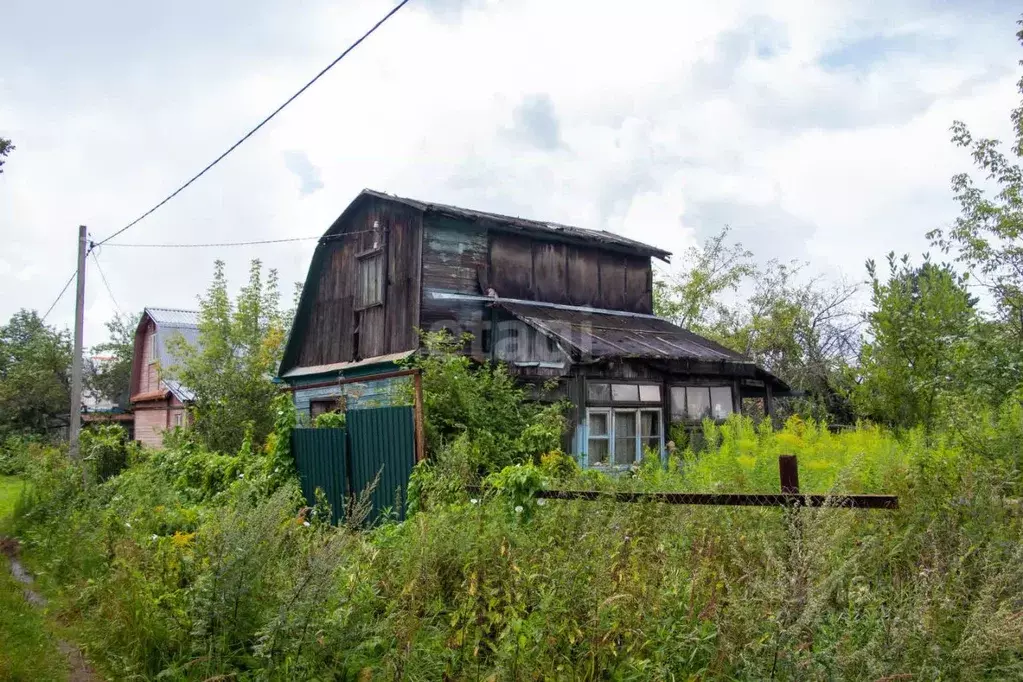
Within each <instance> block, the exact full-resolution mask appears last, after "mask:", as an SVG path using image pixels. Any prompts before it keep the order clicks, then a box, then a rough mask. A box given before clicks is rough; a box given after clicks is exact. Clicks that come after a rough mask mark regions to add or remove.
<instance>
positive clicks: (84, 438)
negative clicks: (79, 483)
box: [78, 424, 137, 481]
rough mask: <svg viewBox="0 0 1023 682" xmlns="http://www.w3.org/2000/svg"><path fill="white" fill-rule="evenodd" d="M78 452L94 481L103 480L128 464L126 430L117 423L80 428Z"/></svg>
mask: <svg viewBox="0 0 1023 682" xmlns="http://www.w3.org/2000/svg"><path fill="white" fill-rule="evenodd" d="M78 447H79V452H80V453H81V456H82V460H83V461H84V462H85V466H86V468H87V469H88V471H89V476H90V478H91V479H92V480H94V481H105V480H107V479H108V478H110V477H112V476H116V475H117V474H119V473H121V471H123V470H124V468H125V467H126V466H128V459H129V449H131V448H135V447H137V446H136V445H135V444H129V443H128V432H127V431H125V430H124V429H123V428H122V427H121V426H119V425H117V424H98V425H94V426H90V427H88V428H85V429H82V432H81V438H80V440H79V446H78Z"/></svg>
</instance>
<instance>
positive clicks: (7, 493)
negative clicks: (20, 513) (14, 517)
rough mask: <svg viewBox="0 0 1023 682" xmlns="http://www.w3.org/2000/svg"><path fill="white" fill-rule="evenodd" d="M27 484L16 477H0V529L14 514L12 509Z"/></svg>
mask: <svg viewBox="0 0 1023 682" xmlns="http://www.w3.org/2000/svg"><path fill="white" fill-rule="evenodd" d="M26 485H27V483H26V482H25V480H24V479H22V478H20V477H18V476H0V529H2V528H3V524H4V522H5V521H6V519H7V518H8V517H9V516H10V515H11V514H12V513H14V507H15V505H16V504H17V502H18V498H19V497H21V493H22V491H23V490H24V489H25V486H26Z"/></svg>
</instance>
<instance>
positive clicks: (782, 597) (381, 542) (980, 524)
mask: <svg viewBox="0 0 1023 682" xmlns="http://www.w3.org/2000/svg"><path fill="white" fill-rule="evenodd" d="M281 424H283V428H285V429H286V428H287V426H288V424H289V419H287V418H284V419H282V420H279V424H278V426H279V428H280V427H281ZM705 431H706V434H705V435H706V439H705V440H706V445H705V447H704V449H703V450H702V451H700V452H693V451H691V450H690V451H685V452H683V453H681V454H680V456H679V457H678V458H676V459H673V460H672V461H671V462H670V464H669V465H668V466H667V467H657V466H652V465H648V466H647V467H644V468H640V469H639V470H637V471H636V472H634V473H633V474H632V475H630V476H627V477H623V478H620V479H611V478H609V477H605V478H604V480H597V479H598V476H599V475H597V474H594V473H592V472H587V473H583V472H580V471H578V469H577V467H575V465H574V463H573V462H572V461H571V460H569V459H568V458H566V457H564V456H563V455H560V454H558V453H552V454H548V455H547V456H543V457H540V458H538V461H539V463H538V464H533V463H525V464H518V465H511V466H509V467H507V468H505V469H504V470H502V471H501V472H499V473H497V474H494V475H492V476H491V477H490V479H489V484H488V485H486V486H484V492H483V493H482V494H478V495H477V496H476V497H470V495H469V494H468V493H466V492H465V490H464V487H463V486H464V482H465V481H464V478H463V476H464V471H465V469H466V465H467V463H466V461H465V457H464V453H460V451H459V448H457V447H450V448H446V449H445V450H443V451H442V452H441V453H438V456H437V457H436V458H435V459H434V461H433V462H431V463H429V464H426V465H421V466H420V468H419V470H417V472H416V475H415V480H416V482H415V484H414V486H413V491H412V496H413V498H414V499H413V500H412V504H413V505H415V506H416V508H417V509H416V510H415V513H412V514H410V515H409V517H408V519H407V520H405V521H403V522H398V521H396V520H393V519H392V520H388V521H385V522H383V523H380V524H378V525H376V526H375V527H373V528H370V529H365V528H360V527H359V524H358V521H359V518H358V517H359V515H360V514H359V511H358V509H355V508H353V509H350V510H349V517H348V518H349V522H348V523H347V524H343V525H341V526H340V527H332V526H330V525H328V524H326V523H325V522H324V521H322V520H320V519H322V518H323V515H322V514H317V513H314V512H310V511H309V510H308V508H306V507H304V503H303V500H302V499H301V497H300V494H299V493H298V489H297V486H296V484H295V481H294V479H293V477H292V476H291V475H290V470H289V471H286V472H281V471H279V470H278V469H280V461H279V460H280V458H281V457H282V456H283V455H284V453H282V452H281V450H280V448H281V447H283V443H282V442H281V441H279V440H277V438H276V432H275V436H272V437H271V439H270V443H269V446H268V447H267V448H265V449H264V450H262V451H259V452H242V453H239V454H237V455H232V456H223V455H220V456H213V455H211V453H208V452H205V451H202V450H201V448H198V447H197V446H195V445H192V444H180V445H178V446H177V447H176V448H168V449H166V450H163V451H154V452H147V451H141V450H136V449H134V448H131V447H125V446H124V445H123V443H122V444H120V445H119V443H120V441H119V440H118V438H117V435H116V433H115V432H113V431H110V432H108V433H101V434H99V435H98V436H93V437H92V438H91V440H90V442H89V448H90V449H91V450H90V451H91V452H94V453H99V452H100V451H109V450H116V449H117V448H118V447H125V450H124V452H125V455H126V457H127V458H128V459H129V461H128V466H127V468H125V469H124V470H123V471H121V472H120V473H119V474H116V475H111V476H108V477H105V476H104V475H102V474H101V473H100V472H96V471H94V475H93V480H92V481H91V482H90V485H89V487H88V488H83V484H82V481H81V476H80V475H79V474H78V471H77V470H76V469H75V468H74V467H72V466H70V465H68V463H67V460H66V458H65V457H64V456H63V455H62V454H61V453H60V452H59V451H57V450H46V449H36V450H34V451H33V452H34V456H33V457H32V458H31V459H30V461H29V462H27V464H26V471H27V475H28V477H29V478H30V479H31V480H32V481H33V483H34V485H33V488H32V492H31V493H30V494H29V495H28V496H26V497H23V498H22V499H21V500H20V502H19V504H18V509H17V515H16V519H15V525H16V527H15V532H16V533H17V535H18V536H19V537H20V538H21V539H22V541H23V543H24V546H25V554H26V556H27V557H28V560H29V561H30V562H31V566H32V568H34V569H35V571H36V572H37V573H38V575H39V579H40V580H41V581H42V585H43V586H44V588H45V589H46V591H47V593H49V594H51V595H52V596H53V597H54V598H55V600H56V602H55V603H56V604H57V605H58V606H57V609H58V618H59V619H61V620H62V621H65V622H67V623H70V624H71V627H72V629H73V631H74V632H75V634H76V641H77V642H78V643H80V644H81V645H83V646H84V648H85V650H86V653H87V655H88V656H89V657H90V658H91V659H92V660H93V661H94V662H95V663H97V664H98V665H99V666H100V667H101V668H102V669H103V670H105V671H106V672H107V673H108V674H109V675H110V676H111V677H112V678H116V679H124V678H143V679H157V678H159V679H210V678H214V679H225V677H237V678H239V679H282V680H283V679H358V680H368V679H388V680H390V679H410V680H436V679H480V680H489V679H523V680H525V679H582V680H586V679H591V680H592V679H615V680H627V679H628V680H632V679H635V680H650V679H655V680H657V679H663V680H677V679H705V680H712V679H780V680H835V679H842V680H846V679H848V680H876V679H883V678H889V679H910V678H909V677H908V676H909V675H912V676H913V679H964V680H965V679H970V680H974V679H991V680H1003V679H1016V678H1019V677H1020V676H1021V675H1023V542H1021V539H1023V517H1021V513H1020V506H1019V500H1018V497H1017V495H1018V493H1019V488H1018V477H1017V476H1015V472H1014V471H1013V468H1014V466H1015V463H1013V462H1010V461H1009V460H1008V459H1002V460H999V459H989V458H984V457H981V456H979V455H971V454H967V452H966V451H965V450H964V449H963V448H962V447H960V446H958V445H956V444H954V443H951V442H943V441H941V440H940V439H938V440H935V439H928V438H925V437H924V436H923V434H922V433H920V432H909V433H906V434H902V435H900V436H896V435H894V434H893V433H891V432H890V431H887V430H885V429H881V428H877V427H868V426H861V427H859V428H855V429H850V430H846V431H843V432H840V433H832V432H831V431H830V430H829V429H828V428H827V427H826V426H825V425H823V424H817V423H814V422H811V421H803V420H801V419H799V418H793V419H790V420H789V421H788V422H787V423H786V424H785V425H784V427H783V428H780V429H777V430H775V429H772V428H770V427H769V426H768V425H767V422H764V423H762V424H761V425H759V426H756V427H755V426H754V425H753V423H752V421H751V420H749V419H748V418H742V417H733V418H732V419H731V420H729V421H728V422H727V423H725V424H723V425H720V426H717V425H713V424H710V423H708V424H707V425H706V427H705ZM281 435H283V434H281ZM783 452H784V453H793V454H797V455H798V457H799V460H800V465H801V471H800V473H801V476H802V486H803V488H804V489H805V490H807V491H814V492H823V493H828V492H845V493H849V492H861V491H862V492H885V493H889V494H895V495H898V496H899V499H900V508H899V509H898V510H894V511H877V510H850V509H837V508H828V507H825V508H817V509H799V508H794V509H779V508H729V507H685V506H668V505H660V504H652V503H651V504H620V503H613V502H607V501H603V502H588V501H554V500H542V501H537V500H534V499H533V498H532V497H531V496H530V495H529V494H528V493H529V491H530V490H531V489H533V488H535V487H536V486H557V487H569V488H571V487H579V486H582V485H586V486H592V485H601V486H603V487H606V488H609V489H613V488H615V487H628V488H636V487H642V488H645V489H662V490H665V489H667V490H700V491H706V490H742V491H757V490H763V491H765V492H774V491H776V490H777V455H778V454H779V453H783ZM99 459H102V458H98V459H97V461H98V460H99ZM275 471H276V473H275ZM104 479H105V480H104ZM355 506H358V505H355ZM899 675H902V676H907V677H901V678H900V677H895V676H899Z"/></svg>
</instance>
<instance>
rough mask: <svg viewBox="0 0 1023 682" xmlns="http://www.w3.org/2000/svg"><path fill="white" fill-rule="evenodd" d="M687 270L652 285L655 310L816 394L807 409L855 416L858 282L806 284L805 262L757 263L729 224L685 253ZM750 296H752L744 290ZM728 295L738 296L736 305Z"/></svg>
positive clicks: (847, 417) (841, 417)
mask: <svg viewBox="0 0 1023 682" xmlns="http://www.w3.org/2000/svg"><path fill="white" fill-rule="evenodd" d="M682 262H684V263H686V264H688V267H687V268H686V269H685V270H683V271H681V272H678V273H675V274H673V275H671V276H670V277H669V278H667V279H659V280H658V281H656V282H655V283H654V312H655V313H656V314H658V315H660V316H661V317H665V318H667V319H669V320H671V321H672V322H674V323H676V324H678V325H680V326H682V327H686V328H688V329H692V330H693V331H697V332H699V333H701V334H704V335H706V336H708V337H710V338H712V339H714V340H716V341H718V342H719V343H721V344H723V345H725V346H727V347H729V348H732V349H733V350H735V351H737V352H739V353H741V354H743V355H745V356H746V357H748V358H750V359H751V360H754V361H755V362H757V363H759V364H761V365H763V366H764V367H766V368H767V369H769V370H770V371H772V372H773V373H774V374H776V375H777V376H779V377H781V378H782V379H784V380H785V381H786V382H788V383H789V385H790V386H792V387H793V388H794V389H796V390H799V391H805V392H807V393H808V394H810V395H811V396H812V399H811V404H808V405H804V406H802V407H806V408H809V411H811V412H813V413H815V415H816V416H824V415H822V414H820V412H821V411H822V410H823V411H825V412H827V413H829V414H831V415H834V416H836V417H837V418H838V419H839V420H841V421H845V422H848V421H851V420H852V418H853V417H852V409H851V406H850V404H849V401H848V398H847V395H848V388H847V384H848V377H849V371H848V366H849V362H850V360H851V359H852V358H854V357H855V354H856V349H857V347H858V339H859V336H858V328H859V326H860V323H859V320H858V318H857V317H856V315H855V314H854V313H853V311H852V310H851V307H850V306H851V303H850V302H851V299H852V297H853V294H854V293H855V291H856V287H854V286H850V285H846V284H837V285H827V284H825V283H824V282H823V281H822V280H820V279H812V280H809V281H801V278H800V274H801V269H802V268H801V266H800V265H799V264H798V263H792V264H785V263H780V262H778V261H771V262H769V263H767V264H766V265H763V266H759V265H757V264H756V263H755V262H754V261H753V254H752V253H751V252H750V251H748V250H746V249H745V248H744V247H743V246H742V244H740V243H738V242H735V243H731V242H729V241H728V229H727V228H725V229H724V230H722V231H721V232H720V233H719V234H717V235H716V236H714V237H712V238H711V239H708V240H707V242H706V243H705V244H704V245H703V247H702V248H692V249H690V250H689V251H687V252H686V254H685V256H684V257H683V259H682ZM740 293H747V295H746V296H744V297H743V296H741V295H738V294H740ZM729 295H736V296H735V298H736V299H737V300H736V301H735V302H733V303H730V302H729V301H728V300H726V299H727V297H728V296H729Z"/></svg>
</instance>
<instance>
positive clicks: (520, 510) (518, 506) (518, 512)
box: [515, 504, 522, 514]
mask: <svg viewBox="0 0 1023 682" xmlns="http://www.w3.org/2000/svg"><path fill="white" fill-rule="evenodd" d="M515 513H516V514H521V513H522V505H521V504H517V505H515Z"/></svg>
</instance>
